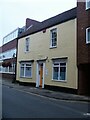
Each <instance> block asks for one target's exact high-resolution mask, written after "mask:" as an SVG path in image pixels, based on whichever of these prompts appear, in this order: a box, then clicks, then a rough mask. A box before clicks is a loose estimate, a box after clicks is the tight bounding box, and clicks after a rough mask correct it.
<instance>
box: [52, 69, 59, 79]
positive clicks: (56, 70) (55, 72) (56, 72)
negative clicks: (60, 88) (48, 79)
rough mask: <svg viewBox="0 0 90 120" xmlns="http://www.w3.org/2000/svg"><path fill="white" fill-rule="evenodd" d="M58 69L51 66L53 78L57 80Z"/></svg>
mask: <svg viewBox="0 0 90 120" xmlns="http://www.w3.org/2000/svg"><path fill="white" fill-rule="evenodd" d="M58 71H59V68H58V67H53V79H56V80H58Z"/></svg>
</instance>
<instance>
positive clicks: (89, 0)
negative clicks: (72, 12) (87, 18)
mask: <svg viewBox="0 0 90 120" xmlns="http://www.w3.org/2000/svg"><path fill="white" fill-rule="evenodd" d="M88 2H90V0H86V10H88V9H90V7H88V5H87V4H88Z"/></svg>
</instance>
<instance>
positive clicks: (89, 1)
mask: <svg viewBox="0 0 90 120" xmlns="http://www.w3.org/2000/svg"><path fill="white" fill-rule="evenodd" d="M87 8H90V0H87Z"/></svg>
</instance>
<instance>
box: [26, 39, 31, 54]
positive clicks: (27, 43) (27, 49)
mask: <svg viewBox="0 0 90 120" xmlns="http://www.w3.org/2000/svg"><path fill="white" fill-rule="evenodd" d="M29 42H30V41H29V38H26V43H25V52H28V51H29Z"/></svg>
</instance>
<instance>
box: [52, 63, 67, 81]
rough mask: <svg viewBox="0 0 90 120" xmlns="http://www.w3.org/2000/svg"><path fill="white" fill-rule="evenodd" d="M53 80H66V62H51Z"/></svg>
mask: <svg viewBox="0 0 90 120" xmlns="http://www.w3.org/2000/svg"><path fill="white" fill-rule="evenodd" d="M52 70H53V75H52V77H53V78H52V79H53V80H59V81H65V80H66V62H53V68H52Z"/></svg>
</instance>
